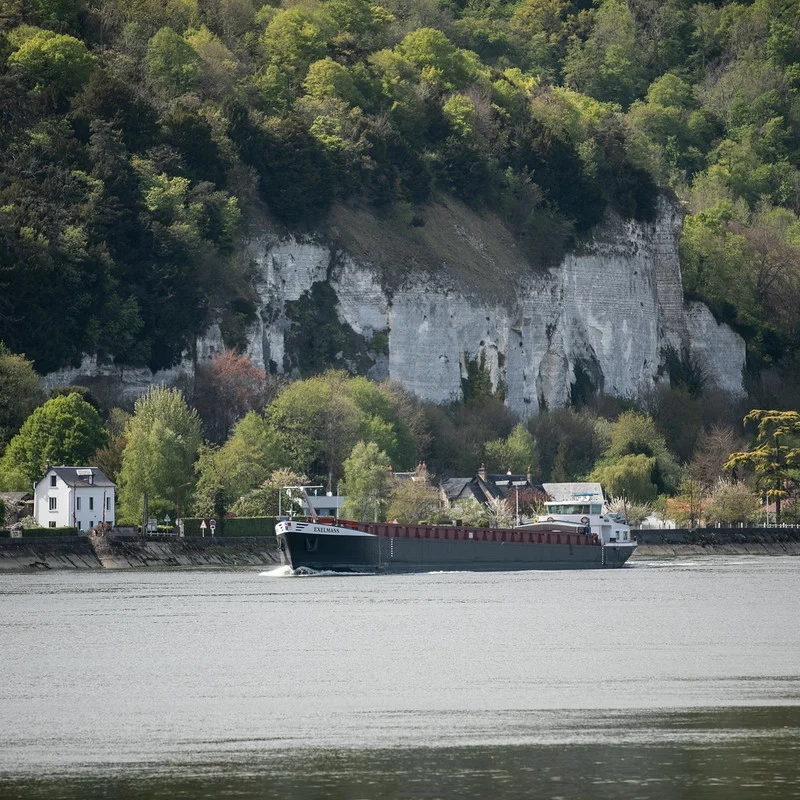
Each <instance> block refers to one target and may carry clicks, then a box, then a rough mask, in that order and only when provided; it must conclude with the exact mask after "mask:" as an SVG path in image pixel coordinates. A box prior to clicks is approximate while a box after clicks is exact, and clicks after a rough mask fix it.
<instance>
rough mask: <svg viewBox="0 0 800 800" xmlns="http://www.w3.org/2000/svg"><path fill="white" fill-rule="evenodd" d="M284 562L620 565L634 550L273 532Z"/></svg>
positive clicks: (408, 567) (365, 567)
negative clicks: (275, 533)
mask: <svg viewBox="0 0 800 800" xmlns="http://www.w3.org/2000/svg"><path fill="white" fill-rule="evenodd" d="M278 546H279V548H280V552H281V559H282V561H283V563H284V564H287V565H289V566H291V567H292V568H293V569H310V570H318V571H328V570H330V571H334V572H385V573H404V572H432V571H438V570H443V571H467V570H469V571H499V570H526V569H602V568H606V567H621V566H623V564H625V562H626V561H627V560H628V558H629V557H630V555H631V553H632V552H633V550H634V549H635V548H634V547H632V546H631V545H614V544H608V545H605V546H601V545H599V544H597V545H577V544H549V543H522V542H498V541H480V540H466V541H465V540H460V541H454V540H442V539H422V538H402V537H397V538H395V537H388V536H353V535H338V534H330V533H325V534H323V533H318V534H317V533H311V532H309V533H306V532H294V531H287V532H284V533H278Z"/></svg>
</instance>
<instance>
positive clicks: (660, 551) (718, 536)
mask: <svg viewBox="0 0 800 800" xmlns="http://www.w3.org/2000/svg"><path fill="white" fill-rule="evenodd" d="M635 534H636V537H637V540H638V542H639V546H638V547H637V549H636V552H635V553H634V554H633V556H632V559H631V560H633V561H642V560H647V559H659V558H676V557H692V556H707V555H730V556H740V555H741V556H752V555H762V556H763V555H775V556H785V555H797V556H800V529H797V528H713V529H711V528H708V529H703V530H695V531H688V530H650V531H644V530H643V531H636V532H635ZM279 563H280V555H279V553H278V548H277V542H276V539H275V537H274V536H257V537H229V538H225V537H220V536H216V537H205V538H201V537H194V536H192V537H186V538H181V539H178V538H176V537H174V536H164V537H160V538H147V539H142V538H139V537H129V536H128V537H122V536H114V535H111V536H59V537H52V536H51V537H42V538H35V537H26V538H23V539H0V572H33V571H38V570H51V569H81V570H84V569H141V568H145V569H160V568H170V567H172V568H174V567H178V568H183V569H187V568H189V569H191V568H198V567H217V568H219V567H270V566H275V565H277V564H279Z"/></svg>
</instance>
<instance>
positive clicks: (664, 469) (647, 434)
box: [592, 411, 679, 500]
mask: <svg viewBox="0 0 800 800" xmlns="http://www.w3.org/2000/svg"><path fill="white" fill-rule="evenodd" d="M592 474H593V476H594V477H593V478H592V479H593V480H599V481H600V482H601V483H603V484H604V485H605V480H609V481H612V482H613V485H614V487H617V488H612V487H611V486H608V487H607V488H608V490H609V492H610V493H611V494H614V495H617V494H619V495H621V494H624V490H623V488H622V487H623V485H624V482H625V481H629V482H630V486H631V491H635V492H636V494H633V495H631V497H632V498H635V499H638V500H652V499H653V498H655V496H656V495H658V494H664V493H669V492H671V491H673V490H674V489H675V486H676V485H677V481H678V475H679V469H678V464H677V462H676V461H675V457H674V456H673V455H672V453H671V452H670V451H669V449H668V447H667V443H666V442H665V441H664V437H663V436H662V435H661V434H660V433H659V432H658V429H657V428H656V425H655V422H654V421H653V419H652V417H650V416H649V415H647V414H640V413H638V412H636V411H626V412H624V413H623V414H620V416H619V418H618V419H617V421H616V422H615V423H614V424H613V425H612V426H611V431H610V442H609V445H608V447H607V448H606V450H605V452H604V454H603V458H602V459H601V460H600V462H599V463H598V465H597V466H596V468H595V470H594V472H593V473H592ZM601 475H602V476H603V477H601ZM604 478H605V480H604ZM648 481H649V482H650V484H651V486H647V482H648Z"/></svg>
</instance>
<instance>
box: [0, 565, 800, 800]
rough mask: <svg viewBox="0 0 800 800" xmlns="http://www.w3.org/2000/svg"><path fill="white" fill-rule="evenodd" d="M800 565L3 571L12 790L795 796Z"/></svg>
mask: <svg viewBox="0 0 800 800" xmlns="http://www.w3.org/2000/svg"><path fill="white" fill-rule="evenodd" d="M798 598H800V558H796V557H766V556H765V557H729V558H725V557H704V558H697V559H686V560H674V559H673V560H665V561H645V562H634V563H632V564H631V565H630V566H628V567H626V568H624V569H619V570H597V571H588V570H587V571H564V572H509V573H486V574H482V573H466V572H464V573H433V574H425V575H399V576H372V575H364V576H346V577H344V576H319V575H314V576H302V577H301V576H287V575H285V574H283V573H282V571H281V570H274V571H272V572H270V573H263V572H260V571H259V570H252V569H239V570H220V571H214V570H202V571H201V570H196V571H149V572H147V571H141V570H137V571H133V570H131V571H125V572H114V571H107V572H100V571H98V572H95V571H92V572H91V573H88V572H79V571H63V572H55V571H53V572H48V573H41V574H38V573H37V574H14V575H4V576H2V578H0V797H3V798H23V799H24V800H27V799H28V798H48V799H55V798H65V799H66V800H72V798H76V800H77V798H93V797H103V798H105V797H109V798H123V800H124V799H127V798H168V797H186V798H194V797H201V796H205V797H226V798H227V797H230V798H233V797H236V798H250V797H252V798H256V797H258V798H286V800H300V798H335V799H339V798H341V800H356V799H357V798H367V799H370V798H376V800H377V798H408V799H409V800H417V799H418V798H419V799H421V798H426V799H427V798H450V797H460V798H476V800H477V799H478V798H553V800H555V799H556V798H609V799H610V798H619V799H621V800H628V799H629V798H630V799H633V798H665V800H666V798H670V799H672V798H693V799H694V798H720V799H722V798H726V800H744V799H745V798H748V799H749V798H753V799H754V800H755V798H790V797H800V624H799V623H798V613H797V601H798Z"/></svg>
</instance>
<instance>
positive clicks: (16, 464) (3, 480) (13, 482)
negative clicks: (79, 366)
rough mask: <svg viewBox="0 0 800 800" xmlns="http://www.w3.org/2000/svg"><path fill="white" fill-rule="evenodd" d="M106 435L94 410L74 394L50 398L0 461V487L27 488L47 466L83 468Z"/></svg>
mask: <svg viewBox="0 0 800 800" xmlns="http://www.w3.org/2000/svg"><path fill="white" fill-rule="evenodd" d="M107 441H108V436H107V434H106V432H105V430H104V429H103V423H102V420H101V419H100V415H99V414H98V413H97V411H96V410H95V409H94V408H93V407H92V406H91V405H89V403H87V402H86V401H85V400H83V399H81V397H80V395H78V394H70V395H68V396H66V397H63V396H61V397H54V398H53V399H52V400H48V401H47V402H46V403H45V404H44V405H42V406H39V408H37V409H36V410H35V411H34V412H33V413H32V414H31V415H30V416H29V417H28V419H27V420H25V422H24V424H23V425H22V427H21V428H20V431H19V433H18V434H17V435H16V436H14V438H13V439H12V440H11V442H10V444H9V445H8V447H7V448H6V451H5V453H4V454H3V458H2V459H0V485H2V486H3V488H5V489H6V490H8V491H23V490H27V489H30V487H31V485H32V484H33V482H34V481H36V480H38V479H39V478H41V476H42V475H43V474H44V472H45V469H46V467H47V465H48V464H59V465H60V464H63V465H69V466H78V467H81V466H86V465H87V464H88V463H89V461H90V459H91V457H92V456H93V455H94V453H95V451H96V450H97V449H98V448H99V447H102V446H104V445H105V444H106V442H107Z"/></svg>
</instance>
